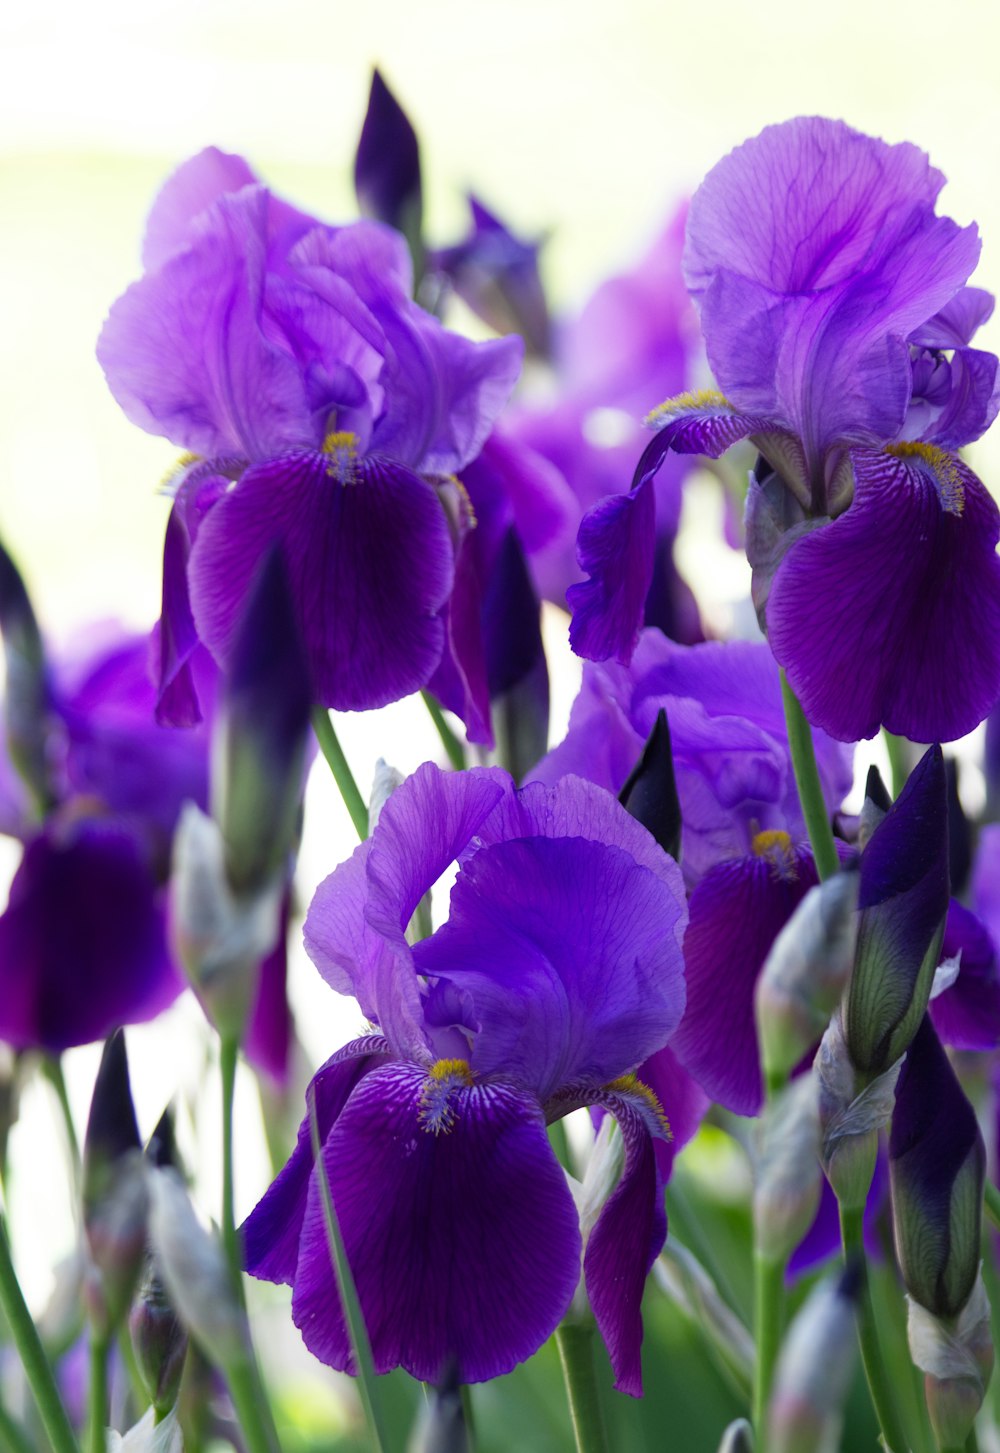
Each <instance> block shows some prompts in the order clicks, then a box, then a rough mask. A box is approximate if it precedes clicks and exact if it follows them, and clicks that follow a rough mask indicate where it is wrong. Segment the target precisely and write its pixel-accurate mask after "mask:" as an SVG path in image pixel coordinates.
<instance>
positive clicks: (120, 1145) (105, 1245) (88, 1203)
mask: <svg viewBox="0 0 1000 1453" xmlns="http://www.w3.org/2000/svg"><path fill="white" fill-rule="evenodd" d="M146 1208H147V1202H146V1184H145V1178H144V1173H143V1165H142V1149H141V1142H140V1140H139V1129H138V1126H137V1124H136V1119H135V1108H134V1106H133V1104H132V1092H131V1089H130V1087H129V1075H128V1058H127V1055H126V1051H125V1035H124V1033H123V1032H122V1031H121V1030H120V1029H119V1030H116V1031H115V1033H114V1034H113V1035H112V1036H111V1038H110V1039H109V1040H108V1041H107V1043H106V1044H105V1046H104V1053H103V1055H102V1056H101V1065H100V1069H99V1070H98V1072H97V1080H96V1083H95V1085H94V1097H93V1100H92V1101H91V1106H90V1118H89V1120H88V1122H87V1134H86V1138H85V1140H84V1148H83V1227H84V1233H85V1236H86V1240H87V1249H88V1252H89V1256H90V1267H89V1276H88V1288H87V1291H88V1301H89V1304H90V1311H91V1317H92V1320H93V1321H94V1324H95V1327H96V1328H97V1329H98V1330H99V1332H100V1333H101V1335H107V1333H108V1332H110V1331H111V1330H112V1329H113V1328H114V1327H115V1326H116V1325H117V1323H118V1322H119V1320H120V1319H121V1317H122V1316H124V1314H125V1311H126V1310H127V1308H128V1303H129V1299H130V1297H131V1295H132V1288H133V1286H134V1285H135V1280H136V1277H137V1276H138V1274H139V1270H140V1267H141V1265H142V1258H143V1253H144V1251H145V1246H146Z"/></svg>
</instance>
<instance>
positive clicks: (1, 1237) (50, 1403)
mask: <svg viewBox="0 0 1000 1453" xmlns="http://www.w3.org/2000/svg"><path fill="white" fill-rule="evenodd" d="M0 1310H2V1311H3V1314H4V1316H5V1317H6V1319H7V1324H8V1326H9V1328H10V1335H11V1340H12V1341H13V1343H14V1346H15V1347H16V1348H17V1350H18V1353H19V1355H20V1358H21V1365H22V1367H23V1368H24V1373H25V1376H26V1377H27V1379H28V1385H29V1387H30V1388H31V1391H32V1394H33V1395H34V1399H35V1402H36V1403H37V1405H38V1411H39V1413H40V1414H41V1419H42V1423H43V1425H44V1427H45V1431H46V1433H47V1434H48V1436H49V1442H50V1443H51V1444H52V1448H53V1453H79V1449H78V1447H77V1442H76V1438H75V1437H74V1434H73V1429H72V1428H71V1427H70V1421H69V1418H68V1417H67V1416H66V1409H65V1408H64V1407H63V1405H62V1401H61V1399H60V1397H59V1389H58V1388H57V1387H56V1380H55V1378H54V1376H53V1374H52V1369H51V1367H50V1366H49V1363H48V1359H47V1358H46V1356H45V1350H44V1348H43V1347H42V1343H41V1339H40V1337H39V1335H38V1328H37V1327H36V1326H35V1324H34V1322H33V1321H32V1320H31V1313H30V1312H29V1311H28V1308H27V1305H26V1304H25V1300H24V1295H23V1293H22V1291H21V1286H20V1283H19V1282H18V1279H17V1273H16V1272H15V1271H14V1263H13V1261H12V1260H11V1255H10V1243H9V1241H8V1240H7V1227H6V1225H5V1224H4V1221H3V1218H2V1217H0Z"/></svg>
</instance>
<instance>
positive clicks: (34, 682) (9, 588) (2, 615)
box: [0, 545, 54, 815]
mask: <svg viewBox="0 0 1000 1453" xmlns="http://www.w3.org/2000/svg"><path fill="white" fill-rule="evenodd" d="M0 636H2V637H3V648H4V656H5V658H6V667H7V680H6V687H5V691H4V703H3V706H4V727H5V734H6V738H7V749H8V751H9V753H10V759H11V761H12V762H13V764H14V766H15V768H16V769H17V771H18V773H19V774H20V776H21V777H22V778H23V780H24V782H25V784H26V786H27V787H28V790H29V791H30V793H31V795H32V798H33V800H34V803H35V805H36V808H37V810H38V812H39V815H42V814H44V813H45V812H46V811H47V810H48V808H49V807H51V806H52V803H53V801H54V798H53V793H52V787H51V782H50V772H49V763H48V759H47V751H46V749H47V744H48V727H49V690H48V679H47V672H46V666H45V652H44V649H43V647H42V637H41V633H40V631H39V629H38V622H37V621H36V620H35V613H34V611H33V610H32V608H31V601H30V600H29V598H28V592H27V590H26V589H25V585H24V581H23V580H22V579H21V576H20V573H19V572H18V569H17V566H16V565H15V564H14V562H13V560H12V559H11V558H10V556H9V555H8V554H7V552H6V550H5V549H4V548H3V546H2V545H0Z"/></svg>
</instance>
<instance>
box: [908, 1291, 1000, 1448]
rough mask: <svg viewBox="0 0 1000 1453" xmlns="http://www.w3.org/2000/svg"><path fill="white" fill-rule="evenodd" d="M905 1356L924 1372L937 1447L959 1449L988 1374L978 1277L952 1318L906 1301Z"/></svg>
mask: <svg viewBox="0 0 1000 1453" xmlns="http://www.w3.org/2000/svg"><path fill="white" fill-rule="evenodd" d="M908 1303H909V1318H908V1326H907V1331H908V1335H909V1342H910V1356H911V1357H912V1358H913V1361H914V1362H915V1363H916V1365H917V1367H919V1368H920V1370H921V1371H922V1372H923V1373H924V1374H925V1376H924V1395H925V1397H926V1399H927V1411H928V1412H929V1414H930V1419H931V1424H932V1426H933V1428H934V1433H935V1436H936V1438H937V1440H938V1445H939V1446H940V1447H941V1448H961V1447H963V1446H964V1444H965V1441H966V1439H967V1437H968V1435H969V1433H970V1432H971V1430H972V1425H973V1423H974V1422H975V1419H976V1414H977V1413H978V1412H979V1409H980V1408H981V1407H982V1403H983V1398H984V1397H985V1395H986V1389H987V1387H988V1386H989V1381H990V1377H991V1376H992V1374H993V1357H994V1354H993V1336H992V1331H991V1327H990V1304H989V1299H988V1298H987V1296H986V1289H985V1287H984V1286H983V1278H982V1274H981V1273H979V1274H978V1275H977V1277H976V1281H975V1285H974V1286H973V1288H972V1293H971V1295H970V1297H969V1300H968V1301H967V1302H966V1304H965V1306H964V1307H963V1308H962V1310H961V1312H960V1313H959V1314H958V1316H957V1317H953V1318H947V1319H942V1318H939V1317H935V1316H934V1315H933V1313H932V1312H928V1311H927V1310H926V1309H925V1308H924V1307H922V1306H921V1305H920V1303H919V1302H918V1301H916V1300H915V1299H914V1298H913V1297H910V1298H909V1299H908Z"/></svg>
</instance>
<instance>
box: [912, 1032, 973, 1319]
mask: <svg viewBox="0 0 1000 1453" xmlns="http://www.w3.org/2000/svg"><path fill="white" fill-rule="evenodd" d="M985 1176H986V1148H985V1146H984V1145H983V1137H982V1135H981V1134H980V1131H979V1125H978V1122H977V1120H976V1112H975V1111H974V1110H973V1108H972V1106H971V1105H970V1103H969V1101H968V1100H967V1099H966V1097H965V1093H964V1091H963V1090H962V1087H961V1085H960V1084H959V1082H958V1079H957V1077H956V1075H955V1072H954V1070H953V1069H952V1067H951V1065H950V1064H949V1063H948V1056H947V1055H946V1054H945V1052H944V1050H943V1049H942V1047H941V1042H940V1040H939V1039H938V1037H937V1034H936V1033H935V1031H934V1027H933V1025H932V1024H931V1021H930V1018H929V1017H925V1018H924V1021H923V1023H922V1024H921V1026H920V1028H919V1030H918V1031H917V1034H916V1036H915V1037H914V1040H913V1043H912V1044H911V1045H910V1048H909V1051H908V1052H907V1056H906V1059H905V1061H904V1063H903V1068H902V1070H901V1072H900V1076H899V1082H898V1084H897V1086H896V1107H895V1110H894V1111H893V1116H892V1132H891V1134H890V1137H889V1185H890V1188H891V1192H892V1220H893V1228H894V1231H895V1237H896V1251H897V1254H898V1257H899V1267H900V1271H901V1272H902V1274H903V1280H904V1282H905V1283H906V1289H907V1291H908V1292H909V1293H910V1295H911V1296H912V1297H913V1298H915V1300H916V1301H918V1302H919V1303H920V1304H921V1306H923V1307H925V1308H926V1309H927V1310H928V1311H930V1312H933V1313H934V1314H935V1316H937V1317H944V1318H948V1317H955V1316H957V1315H958V1313H959V1312H960V1311H961V1309H962V1308H963V1307H964V1306H965V1304H966V1302H967V1301H968V1299H969V1297H970V1295H971V1293H972V1288H973V1285H974V1283H975V1280H976V1276H977V1273H978V1270H979V1256H980V1238H981V1228H982V1205H983V1182H984V1179H985Z"/></svg>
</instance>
